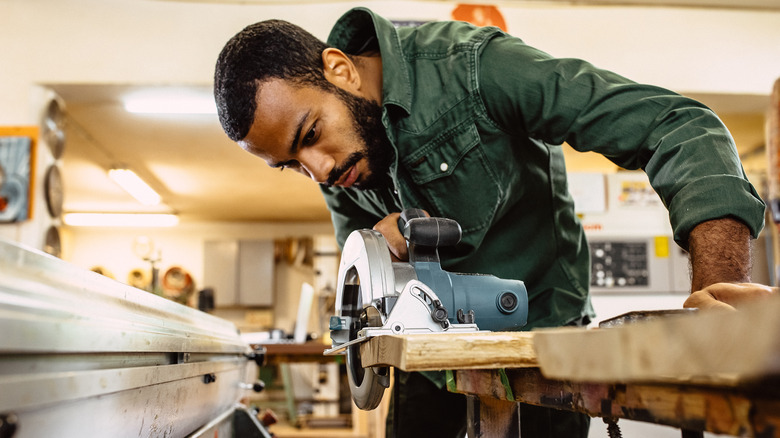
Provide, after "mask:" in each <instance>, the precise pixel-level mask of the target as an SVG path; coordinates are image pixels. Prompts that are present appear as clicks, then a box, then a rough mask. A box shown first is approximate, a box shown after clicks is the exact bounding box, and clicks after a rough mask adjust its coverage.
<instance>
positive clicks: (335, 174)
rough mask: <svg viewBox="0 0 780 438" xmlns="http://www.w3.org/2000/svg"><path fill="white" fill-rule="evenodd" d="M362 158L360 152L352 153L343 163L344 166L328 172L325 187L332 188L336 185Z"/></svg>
mask: <svg viewBox="0 0 780 438" xmlns="http://www.w3.org/2000/svg"><path fill="white" fill-rule="evenodd" d="M364 157H365V155H363V153H361V152H353V153H352V154H351V155H350V156H349V157H347V160H346V161H345V162H344V164H342V165H341V166H338V167H336V168H334V169H333V170H332V171H331V172H330V175H329V176H328V180H327V181H325V185H326V186H327V187H332V186H333V184H336V181H338V180H339V179H340V178H341V176H342V175H344V174H345V173H346V172H347V171H348V170H349V169H350V168H351V167H352V166H354V165H355V164H357V162H358V161H360V160H362V159H363V158H364Z"/></svg>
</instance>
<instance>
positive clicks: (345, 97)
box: [326, 86, 395, 190]
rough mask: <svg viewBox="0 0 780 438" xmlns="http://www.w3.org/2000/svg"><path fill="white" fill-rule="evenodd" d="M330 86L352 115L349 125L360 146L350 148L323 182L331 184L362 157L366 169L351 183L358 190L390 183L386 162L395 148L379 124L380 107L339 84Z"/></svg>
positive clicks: (370, 188) (380, 117) (393, 153)
mask: <svg viewBox="0 0 780 438" xmlns="http://www.w3.org/2000/svg"><path fill="white" fill-rule="evenodd" d="M333 88H334V90H333V91H334V92H335V94H336V95H337V96H338V97H339V98H340V99H341V101H342V102H344V104H345V105H346V106H347V108H348V109H349V111H350V113H351V115H352V126H353V127H354V128H355V132H356V133H357V135H358V137H359V139H360V140H361V142H362V146H361V147H360V148H359V149H358V151H356V152H353V153H352V154H351V155H350V156H349V157H348V158H347V160H346V161H345V162H344V164H342V165H341V166H338V167H337V168H335V169H333V171H332V172H331V173H330V175H329V177H328V181H327V182H326V185H327V186H332V185H333V184H334V183H335V182H336V181H338V180H339V178H341V176H342V175H343V174H344V173H345V172H347V171H348V170H349V169H350V168H351V167H352V166H354V165H355V164H357V162H358V161H360V160H362V159H364V158H365V159H366V163H367V164H368V171H369V173H368V175H363V178H362V179H360V180H359V181H357V182H355V185H354V187H356V188H358V189H360V190H372V189H377V188H381V187H386V186H388V185H390V184H391V183H392V179H391V178H390V165H391V164H392V163H393V160H394V159H395V151H394V149H393V146H392V144H391V143H390V139H389V138H388V137H387V132H386V131H385V127H384V125H383V124H382V107H381V106H380V105H378V104H377V103H376V102H373V101H371V100H368V99H366V98H364V97H360V96H356V95H354V94H352V93H349V92H347V91H345V90H342V89H341V88H338V87H335V86H334V87H333Z"/></svg>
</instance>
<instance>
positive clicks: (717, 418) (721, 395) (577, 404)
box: [455, 368, 780, 438]
mask: <svg viewBox="0 0 780 438" xmlns="http://www.w3.org/2000/svg"><path fill="white" fill-rule="evenodd" d="M503 373H504V375H505V378H502V376H501V371H498V370H457V371H455V389H456V391H457V392H460V393H464V394H470V395H477V396H479V397H480V398H482V399H484V398H485V397H492V398H497V399H500V400H509V401H517V402H523V403H529V404H533V405H538V406H546V407H551V408H554V409H563V410H568V411H577V412H583V413H586V414H588V415H590V416H592V417H607V418H625V419H630V420H637V421H644V422H650V423H657V424H664V425H667V426H673V427H679V428H683V429H688V430H698V431H701V430H706V431H709V432H713V433H717V434H729V435H735V436H753V437H766V438H769V437H778V436H780V401H778V400H777V393H776V390H775V392H774V393H772V392H771V391H768V392H767V391H765V390H766V388H770V387H772V385H771V384H770V385H763V386H762V385H756V386H754V387H749V388H717V387H708V386H695V385H680V384H652V383H649V384H641V383H637V384H610V383H593V382H571V381H564V380H551V379H547V378H545V377H544V376H542V374H541V372H540V370H539V369H538V368H525V369H507V370H505V371H503ZM502 382H506V386H505V384H504V383H502ZM507 387H509V389H510V390H507Z"/></svg>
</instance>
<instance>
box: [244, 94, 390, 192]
mask: <svg viewBox="0 0 780 438" xmlns="http://www.w3.org/2000/svg"><path fill="white" fill-rule="evenodd" d="M381 115H382V110H381V107H380V106H379V105H378V104H376V103H375V102H372V101H369V100H367V99H365V98H363V97H360V96H356V95H353V94H351V93H349V92H347V91H344V90H341V89H339V88H336V87H335V86H334V90H333V91H326V90H323V89H321V88H318V87H315V86H312V85H299V84H294V83H291V82H290V81H285V80H282V79H271V80H268V81H266V82H264V83H263V84H262V85H261V87H260V91H259V92H258V96H257V110H256V111H255V121H254V123H253V124H252V127H251V128H250V130H249V134H247V136H246V137H245V138H243V139H242V140H240V141H239V142H238V144H239V145H240V146H241V147H242V148H243V149H244V150H246V151H248V152H250V153H252V154H254V155H256V156H258V157H260V158H262V159H264V160H265V161H266V163H268V165H269V166H271V167H278V168H290V169H293V170H296V171H298V172H300V173H302V174H304V175H306V176H308V177H310V178H311V179H313V180H314V181H316V182H318V183H320V184H324V185H327V186H332V185H338V186H342V187H353V186H354V187H356V188H359V189H371V188H376V187H379V186H381V185H383V184H386V183H387V181H388V179H387V178H388V170H389V167H390V163H391V162H392V159H393V149H392V146H391V145H390V142H389V140H388V139H387V135H386V133H385V131H384V127H383V126H382V122H381Z"/></svg>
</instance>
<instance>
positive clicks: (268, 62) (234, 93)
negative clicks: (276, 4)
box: [214, 20, 330, 141]
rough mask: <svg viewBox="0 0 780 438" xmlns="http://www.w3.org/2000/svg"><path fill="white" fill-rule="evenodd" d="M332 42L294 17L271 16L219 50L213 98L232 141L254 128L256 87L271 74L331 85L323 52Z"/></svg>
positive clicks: (253, 25) (301, 82)
mask: <svg viewBox="0 0 780 438" xmlns="http://www.w3.org/2000/svg"><path fill="white" fill-rule="evenodd" d="M328 47H329V46H328V45H327V44H326V43H324V42H323V41H321V40H320V39H318V38H317V37H315V36H314V35H312V34H311V33H309V32H307V31H306V30H304V29H302V28H301V27H299V26H296V25H294V24H292V23H289V22H286V21H282V20H266V21H261V22H259V23H255V24H252V25H250V26H247V27H246V28H244V29H243V30H242V31H241V32H239V33H237V34H236V35H235V36H234V37H233V38H231V39H230V40H229V41H228V42H227V44H225V47H224V48H223V49H222V52H220V54H219V57H218V58H217V65H216V68H215V71H214V99H215V100H216V103H217V113H218V114H219V122H220V123H221V124H222V129H224V130H225V133H226V134H227V135H228V137H230V139H231V140H233V141H239V140H241V139H242V138H244V137H246V136H247V134H249V129H250V127H251V126H252V123H253V122H254V117H255V110H256V109H257V102H256V98H257V92H258V89H259V87H260V85H261V84H262V83H263V82H265V81H267V80H269V79H274V78H277V79H287V80H291V81H293V82H296V83H299V84H303V83H309V84H313V85H316V86H318V87H321V88H325V89H329V86H330V82H328V81H327V79H325V75H324V73H323V64H322V52H323V50H325V49H327V48H328Z"/></svg>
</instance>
